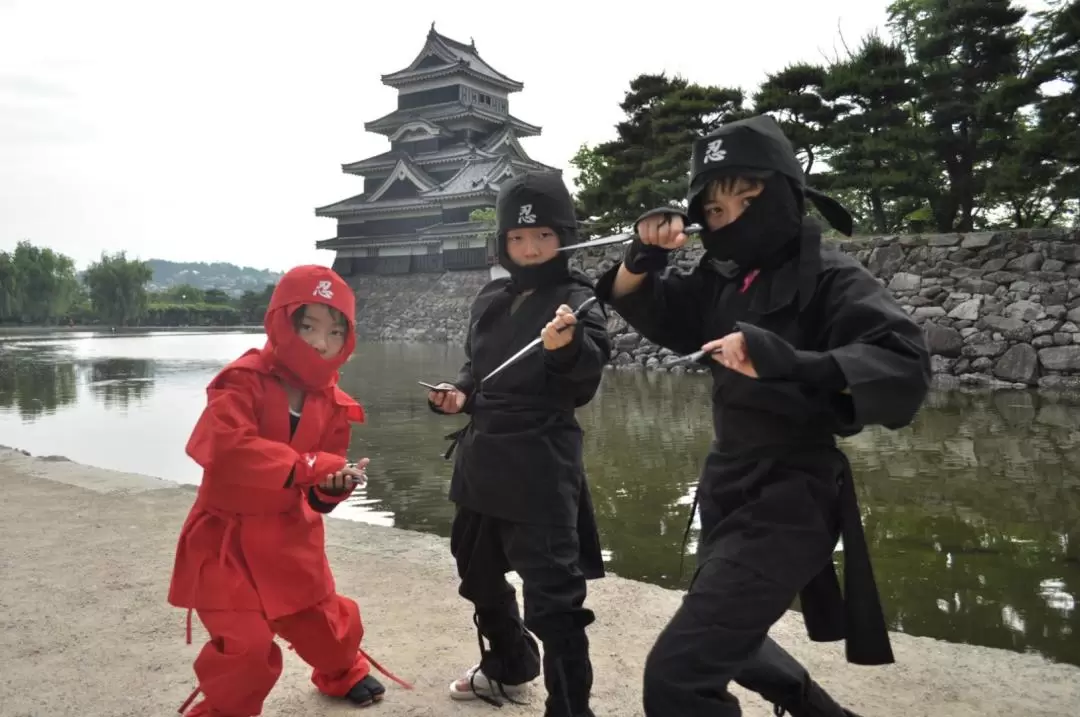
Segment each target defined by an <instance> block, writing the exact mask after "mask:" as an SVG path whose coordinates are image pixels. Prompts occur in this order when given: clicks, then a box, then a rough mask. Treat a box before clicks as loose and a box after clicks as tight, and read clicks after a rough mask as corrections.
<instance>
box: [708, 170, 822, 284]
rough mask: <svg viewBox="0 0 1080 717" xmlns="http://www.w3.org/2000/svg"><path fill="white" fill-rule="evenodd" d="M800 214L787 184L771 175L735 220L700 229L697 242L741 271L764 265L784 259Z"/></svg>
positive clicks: (796, 232)
mask: <svg viewBox="0 0 1080 717" xmlns="http://www.w3.org/2000/svg"><path fill="white" fill-rule="evenodd" d="M802 215H803V211H802V208H801V207H800V206H799V202H798V201H797V200H796V197H795V192H794V190H793V189H792V188H791V184H790V183H789V182H788V180H787V178H785V177H784V176H783V175H780V174H775V175H773V176H772V177H770V178H769V179H767V180H766V181H765V189H764V190H762V192H761V194H760V195H758V196H757V197H755V198H753V199H752V200H751V202H750V206H749V207H747V208H746V211H744V212H743V213H742V215H740V216H739V218H738V219H736V220H735V221H733V222H732V223H731V224H728V225H727V226H724V227H721V228H720V229H705V230H704V231H702V232H701V243H702V244H703V245H704V247H705V253H706V254H707V255H708V256H709V258H711V259H715V260H716V261H719V262H732V263H734V264H736V265H738V267H739V269H741V270H743V271H746V270H748V269H760V268H767V267H769V266H771V265H773V264H775V263H779V262H782V261H783V260H786V258H787V257H788V255H789V254H790V251H789V250H790V248H791V247H792V246H795V245H797V240H798V237H799V233H800V230H801V228H802Z"/></svg>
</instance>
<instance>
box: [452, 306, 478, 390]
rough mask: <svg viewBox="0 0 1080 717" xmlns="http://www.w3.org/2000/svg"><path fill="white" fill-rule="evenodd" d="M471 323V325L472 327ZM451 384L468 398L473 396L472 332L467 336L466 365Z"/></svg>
mask: <svg viewBox="0 0 1080 717" xmlns="http://www.w3.org/2000/svg"><path fill="white" fill-rule="evenodd" d="M471 323H472V322H471V321H470V325H471ZM450 383H452V384H454V385H455V386H457V389H458V390H459V391H461V392H462V393H464V394H465V397H466V398H468V397H469V396H471V395H472V392H473V389H474V388H475V386H474V381H473V375H472V332H471V331H470V332H469V333H466V335H465V363H464V364H462V366H461V370H460V371H458V375H457V378H456V379H454V380H453V381H451V382H450Z"/></svg>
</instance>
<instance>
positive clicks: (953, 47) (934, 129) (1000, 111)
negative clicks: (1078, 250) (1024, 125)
mask: <svg viewBox="0 0 1080 717" xmlns="http://www.w3.org/2000/svg"><path fill="white" fill-rule="evenodd" d="M1024 15H1025V13H1024V11H1023V10H1021V9H1018V8H1016V7H1015V6H1013V4H1012V2H1011V1H1010V0H896V1H895V2H893V3H892V4H891V5H890V6H889V23H890V27H892V28H893V30H894V32H895V33H896V34H897V36H898V37H899V39H900V41H901V43H902V45H903V46H904V48H905V50H906V51H907V52H908V54H909V57H911V58H912V59H913V60H914V62H915V63H916V64H917V65H918V66H919V68H920V69H921V70H922V73H921V74H922V76H921V77H920V78H919V84H920V85H921V86H922V88H923V92H922V96H921V97H920V98H919V100H918V104H917V109H918V110H919V113H920V114H922V115H923V117H925V120H926V125H925V133H924V134H923V135H922V136H921V137H920V138H919V141H918V142H917V144H918V145H921V144H925V145H926V146H927V147H928V148H929V149H930V151H931V153H932V156H933V157H934V158H935V159H936V160H937V161H938V162H939V163H940V170H941V171H943V173H944V176H945V177H946V178H947V183H946V184H945V185H944V187H941V188H940V189H939V188H937V187H935V186H934V185H935V184H938V182H937V181H936V177H933V176H931V177H928V180H929V181H928V182H927V183H926V184H925V185H924V186H923V187H922V188H921V192H922V194H923V195H924V196H921V197H919V198H920V199H924V200H925V201H926V202H927V203H928V204H929V207H930V210H931V212H932V214H933V217H934V221H935V223H936V224H937V228H938V230H939V231H971V230H972V229H974V228H975V223H976V217H977V213H978V210H979V209H980V204H981V200H982V199H984V198H985V195H986V191H987V185H988V180H989V177H990V175H991V174H992V173H993V172H994V165H995V164H996V163H997V162H999V161H1001V160H1002V159H1003V158H1004V157H1006V156H1007V155H1008V154H1009V153H1010V152H1012V153H1015V152H1017V151H1019V149H1020V148H1019V145H1018V141H1017V139H1016V137H1017V131H1016V128H1017V124H1018V122H1019V118H1020V115H1021V110H1022V108H1023V107H1025V106H1026V105H1029V104H1031V102H1032V101H1033V100H1034V91H1033V89H1034V88H1032V87H1031V84H1030V82H1027V81H1026V80H1025V79H1024V78H1023V77H1022V73H1021V63H1020V46H1021V42H1022V30H1021V28H1020V24H1019V23H1020V21H1021V20H1022V19H1023V18H1024ZM919 124H920V123H919V122H916V123H915V125H914V126H915V127H918V126H919Z"/></svg>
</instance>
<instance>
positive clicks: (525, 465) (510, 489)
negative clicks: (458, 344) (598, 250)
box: [449, 273, 611, 577]
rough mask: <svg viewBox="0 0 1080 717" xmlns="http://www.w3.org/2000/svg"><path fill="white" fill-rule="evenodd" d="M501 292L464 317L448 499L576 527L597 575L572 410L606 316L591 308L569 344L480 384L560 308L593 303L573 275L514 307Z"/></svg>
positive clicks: (596, 377)
mask: <svg viewBox="0 0 1080 717" xmlns="http://www.w3.org/2000/svg"><path fill="white" fill-rule="evenodd" d="M510 287H511V284H510V281H509V280H508V279H496V280H495V281H492V282H490V283H489V284H488V285H487V286H485V287H484V288H483V289H481V291H480V293H479V294H478V295H477V298H476V300H475V301H474V303H473V306H472V309H471V311H470V317H469V330H468V335H467V337H466V344H465V354H466V362H465V365H464V366H463V367H462V369H461V372H460V374H459V375H458V377H457V379H456V380H455V381H454V382H453V383H454V385H456V386H457V387H458V388H459V389H460V390H461V391H462V392H463V393H465V395H466V396H467V397H468V400H467V402H466V404H465V409H464V410H465V412H466V413H468V414H469V415H470V419H471V420H470V421H469V423H468V424H467V425H466V426H465V427H464V428H463V429H461V430H460V431H458V432H457V433H456V434H453V437H454V439H455V441H456V447H455V448H456V455H455V457H454V458H455V459H454V472H453V477H452V478H451V481H450V495H449V497H450V500H452V501H453V502H455V503H457V504H458V505H460V506H462V507H464V508H468V509H469V510H472V511H475V512H477V513H481V514H484V515H488V516H491V517H494V518H498V519H501V520H507V521H512V522H517V523H531V524H537V525H549V526H560V527H576V528H577V529H578V533H579V538H580V542H581V546H582V547H581V551H582V561H581V568H582V570H583V572H585V573H586V575H587V576H588V577H599V576H601V575H602V574H603V561H602V558H601V556H600V543H599V537H598V535H597V530H596V523H595V517H594V514H593V509H592V502H591V498H590V496H589V489H588V483H587V481H586V478H585V469H584V463H583V457H582V430H581V427H580V425H579V424H578V422H577V419H576V418H575V416H574V410H575V409H576V408H578V407H580V406H583V405H585V404H586V403H588V402H589V401H590V400H591V399H592V397H593V396H594V395H595V394H596V391H597V389H598V388H599V386H600V380H601V377H602V374H603V370H604V366H605V365H606V364H607V362H608V359H609V357H610V353H611V343H610V339H609V337H608V334H607V320H606V316H605V313H604V310H603V308H602V307H601V306H600V305H599V304H597V305H594V306H593V308H592V309H591V310H589V311H588V313H587V314H586V315H585V316H584V317H583V319H582V320H581V321H579V323H578V326H577V328H576V330H575V336H574V340H573V341H572V342H571V343H570V344H569V345H567V346H565V347H563V348H561V349H558V350H557V351H547V350H545V349H543V348H542V347H537V348H536V349H534V351H533V352H532V353H530V354H528V355H526V356H525V357H523V358H521V359H520V360H519V361H518V362H517V363H515V364H514V365H512V366H510V367H508V368H506V369H505V370H504V371H502V372H501V373H499V374H498V375H496V376H495V377H493V378H492V379H490V380H489V381H487V382H485V383H483V385H482V386H481V379H482V378H483V377H484V376H486V375H487V374H488V373H490V372H491V371H492V370H493V369H495V368H496V367H497V366H499V365H500V364H501V363H502V362H503V361H505V360H506V359H508V358H509V357H510V356H512V355H513V354H514V353H515V352H517V351H518V350H519V349H521V348H523V347H524V346H525V344H527V343H528V342H529V341H532V340H533V339H535V338H536V337H538V336H539V335H540V332H541V330H542V329H543V327H544V325H545V324H547V322H549V321H551V319H552V318H554V316H555V310H556V309H557V308H558V307H559V305H560V304H567V305H569V306H570V307H571V308H574V309H576V308H577V307H578V306H580V305H581V304H582V302H584V301H585V300H586V299H588V298H589V297H591V296H593V289H592V285H591V283H590V282H589V280H588V278H587V277H585V276H584V275H583V274H580V273H574V274H572V277H571V278H570V279H569V280H567V281H566V282H564V283H561V284H558V285H555V286H543V287H540V288H538V289H536V290H535V291H534V292H532V293H530V294H528V295H527V296H525V297H524V298H523V299H521V297H520V296H517V298H519V299H521V300H520V304H519V305H517V306H516V308H514V307H512V304H513V303H514V298H515V296H516V295H515V294H513V293H512V292H511V290H510ZM512 308H513V311H512V310H511V309H512Z"/></svg>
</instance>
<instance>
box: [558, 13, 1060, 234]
mask: <svg viewBox="0 0 1080 717" xmlns="http://www.w3.org/2000/svg"><path fill="white" fill-rule="evenodd" d="M1025 18H1026V13H1025V11H1024V10H1023V9H1021V8H1020V7H1018V6H1016V5H1015V4H1014V3H1013V2H1011V0H895V2H893V3H892V4H891V5H890V6H889V23H888V33H889V35H888V36H881V35H879V34H876V33H874V34H871V35H869V36H868V37H866V38H864V39H863V41H862V42H861V43H860V45H858V46H857V47H856V48H855V49H854V50H849V51H845V53H844V55H843V56H840V57H836V58H833V59H832V60H830V61H828V62H826V63H823V64H821V65H814V64H809V63H798V64H795V65H791V66H788V67H786V68H783V69H781V70H779V71H777V72H774V73H771V74H769V75H767V76H766V77H765V78H764V81H763V82H762V84H761V86H760V87H759V88H758V89H757V91H756V92H754V93H753V95H752V102H750V103H747V105H745V106H744V102H743V92H742V91H741V90H739V89H722V88H717V87H701V86H698V85H693V84H691V83H690V82H688V81H687V80H684V79H682V78H674V79H669V78H667V77H666V76H664V75H641V76H639V77H637V78H635V79H633V80H632V81H631V83H630V89H629V91H628V92H627V94H626V97H625V100H624V102H623V103H622V105H621V107H622V109H623V111H624V112H625V113H626V117H625V119H624V121H623V122H621V123H619V124H618V125H617V126H616V128H615V135H616V137H615V139H613V140H612V141H609V142H605V143H601V144H598V145H596V146H593V147H589V146H582V147H581V148H580V149H579V150H578V152H577V154H575V156H574V158H573V159H572V160H571V164H572V165H573V166H574V167H575V169H576V170H577V172H578V176H577V179H576V184H577V201H578V204H579V210H580V211H581V213H582V214H583V215H584V216H586V217H588V218H589V219H591V220H592V223H593V224H594V225H595V227H596V228H597V230H599V231H601V232H603V233H608V232H610V231H613V230H617V229H620V228H624V227H626V226H627V225H628V224H629V223H630V222H632V220H633V218H634V217H636V216H637V215H638V214H640V213H641V212H642V211H644V210H646V209H649V208H652V207H655V206H661V205H665V204H679V203H681V201H682V200H683V198H684V195H685V188H686V180H687V176H686V170H687V164H688V159H689V154H690V144H691V139H692V137H693V136H695V135H699V134H702V133H704V132H708V131H709V130H711V129H713V128H714V127H715V126H716V125H717V124H720V123H722V122H726V121H730V120H733V119H737V118H739V117H742V116H746V115H749V114H758V113H769V114H771V115H772V116H773V117H774V118H776V119H777V121H778V122H779V123H780V124H781V125H782V126H783V128H784V130H785V132H786V133H787V135H788V137H789V138H790V139H791V142H792V144H793V145H794V147H795V149H796V151H797V153H798V155H799V157H800V159H801V160H802V162H803V167H804V170H805V171H806V173H807V176H808V180H809V181H810V183H811V184H813V185H814V186H817V187H819V188H821V189H825V190H827V191H830V192H832V193H833V194H835V195H836V196H838V197H841V198H843V199H844V200H845V202H846V203H847V204H848V206H849V208H850V209H852V212H853V214H855V215H856V219H857V230H858V231H861V232H864V233H867V232H872V233H887V232H899V231H921V230H934V231H942V232H948V231H970V230H974V229H982V228H997V227H1016V228H1025V227H1041V226H1053V225H1066V224H1068V223H1070V222H1075V221H1076V218H1077V215H1078V212H1080V207H1078V197H1080V0H1072V2H1064V1H1062V0H1059V1H1058V2H1052V3H1050V6H1049V8H1048V9H1047V10H1045V11H1042V12H1039V13H1036V14H1034V15H1033V16H1032V17H1031V18H1029V19H1030V20H1032V22H1028V23H1026V24H1025V22H1024V21H1025Z"/></svg>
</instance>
